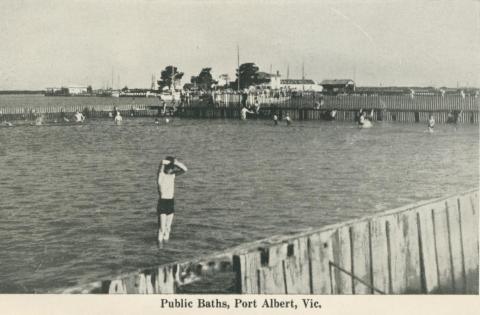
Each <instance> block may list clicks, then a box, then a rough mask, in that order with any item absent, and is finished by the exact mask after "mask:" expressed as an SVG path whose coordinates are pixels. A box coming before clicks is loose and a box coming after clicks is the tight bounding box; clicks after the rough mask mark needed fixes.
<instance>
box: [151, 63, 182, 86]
mask: <svg viewBox="0 0 480 315" xmlns="http://www.w3.org/2000/svg"><path fill="white" fill-rule="evenodd" d="M182 77H183V72H179V71H178V69H177V67H175V66H167V67H165V69H164V70H163V71H162V72H161V73H160V80H158V81H157V84H158V89H159V90H160V91H163V89H164V88H165V87H168V88H169V89H174V85H175V84H176V82H179V81H180V80H181V79H182Z"/></svg>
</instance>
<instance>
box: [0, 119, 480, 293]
mask: <svg viewBox="0 0 480 315" xmlns="http://www.w3.org/2000/svg"><path fill="white" fill-rule="evenodd" d="M424 129H425V126H424V125H423V124H421V125H419V124H417V125H409V124H381V123H378V124H376V125H375V127H374V128H372V129H365V130H359V129H357V128H355V127H354V126H353V125H352V124H351V123H338V122H334V123H327V122H294V124H293V125H292V126H290V127H286V126H285V125H279V126H276V127H275V126H272V125H271V124H270V122H266V121H248V122H240V121H221V120H178V119H177V120H174V121H173V122H171V123H170V124H168V125H165V124H164V125H160V126H157V125H154V124H153V122H152V119H140V118H137V119H130V120H129V119H127V120H125V121H124V125H122V126H114V125H113V123H112V122H111V121H106V120H97V121H93V120H91V121H88V122H87V123H86V124H85V125H80V126H77V125H76V126H38V127H35V126H23V127H12V128H0V165H1V166H2V167H1V171H0V193H1V197H2V198H1V199H0V218H1V219H0V222H1V223H0V226H1V228H0V253H1V257H2V258H1V259H0V292H4V293H5V292H44V291H46V290H50V289H54V288H59V287H65V286H69V285H74V284H77V283H80V282H82V283H83V282H90V281H94V280H97V279H98V278H109V277H110V276H112V275H114V274H117V273H123V272H129V271H133V270H136V269H138V268H142V267H148V266H152V265H155V264H160V263H166V262H171V261H174V260H184V259H188V258H193V257H196V256H198V255H204V254H208V253H211V252H213V251H217V250H220V249H225V248H228V247H230V246H233V245H237V244H239V243H242V242H248V241H252V240H256V239H260V238H264V237H268V236H271V235H273V234H280V233H283V232H292V231H298V230H301V229H304V228H306V227H320V226H323V225H326V224H331V223H335V222H339V221H343V220H347V219H351V218H355V217H361V216H364V215H367V214H371V213H375V212H378V211H381V210H384V209H390V208H394V207H397V206H402V205H405V204H408V203H412V202H415V201H419V200H422V199H428V198H434V197H441V196H445V195H448V194H453V193H456V192H459V191H463V190H467V189H470V188H472V187H476V186H477V185H478V181H479V145H478V143H479V135H478V126H471V125H464V126H459V129H458V130H457V131H455V130H454V129H453V128H452V127H451V126H447V125H439V126H438V127H437V131H436V132H435V133H434V134H429V133H426V132H424ZM172 154H173V155H176V156H177V157H178V158H179V159H180V160H182V161H183V162H184V163H185V164H186V165H187V166H188V168H189V172H187V173H186V174H185V175H183V176H180V177H178V178H177V183H176V200H177V201H176V216H175V220H174V223H173V224H174V225H173V232H172V235H171V237H172V240H171V241H170V242H169V243H168V244H167V245H166V246H165V247H164V248H163V249H158V248H157V246H156V241H155V237H156V221H157V219H156V212H155V205H156V201H157V191H156V178H155V176H156V171H157V168H158V163H159V161H160V160H161V159H162V158H164V157H165V156H166V155H172Z"/></svg>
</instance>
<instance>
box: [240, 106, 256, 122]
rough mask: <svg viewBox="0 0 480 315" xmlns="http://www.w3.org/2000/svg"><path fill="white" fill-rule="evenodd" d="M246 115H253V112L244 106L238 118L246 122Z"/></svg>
mask: <svg viewBox="0 0 480 315" xmlns="http://www.w3.org/2000/svg"><path fill="white" fill-rule="evenodd" d="M247 113H249V114H253V112H252V111H251V110H249V109H248V108H247V107H246V106H244V107H243V108H242V110H241V111H240V118H241V119H242V120H246V119H247Z"/></svg>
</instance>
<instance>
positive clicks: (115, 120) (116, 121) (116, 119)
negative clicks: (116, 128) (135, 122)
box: [114, 112, 123, 125]
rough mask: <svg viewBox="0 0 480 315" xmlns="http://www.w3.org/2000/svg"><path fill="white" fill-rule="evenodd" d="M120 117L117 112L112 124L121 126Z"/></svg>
mask: <svg viewBox="0 0 480 315" xmlns="http://www.w3.org/2000/svg"><path fill="white" fill-rule="evenodd" d="M122 120H123V118H122V115H120V112H117V115H116V116H115V119H114V122H115V125H121V124H122Z"/></svg>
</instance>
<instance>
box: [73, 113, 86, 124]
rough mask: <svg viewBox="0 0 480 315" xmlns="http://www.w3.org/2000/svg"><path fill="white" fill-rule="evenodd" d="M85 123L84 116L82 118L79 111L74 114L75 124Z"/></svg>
mask: <svg viewBox="0 0 480 315" xmlns="http://www.w3.org/2000/svg"><path fill="white" fill-rule="evenodd" d="M84 121H85V116H83V114H82V113H80V112H79V111H76V112H75V122H84Z"/></svg>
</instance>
